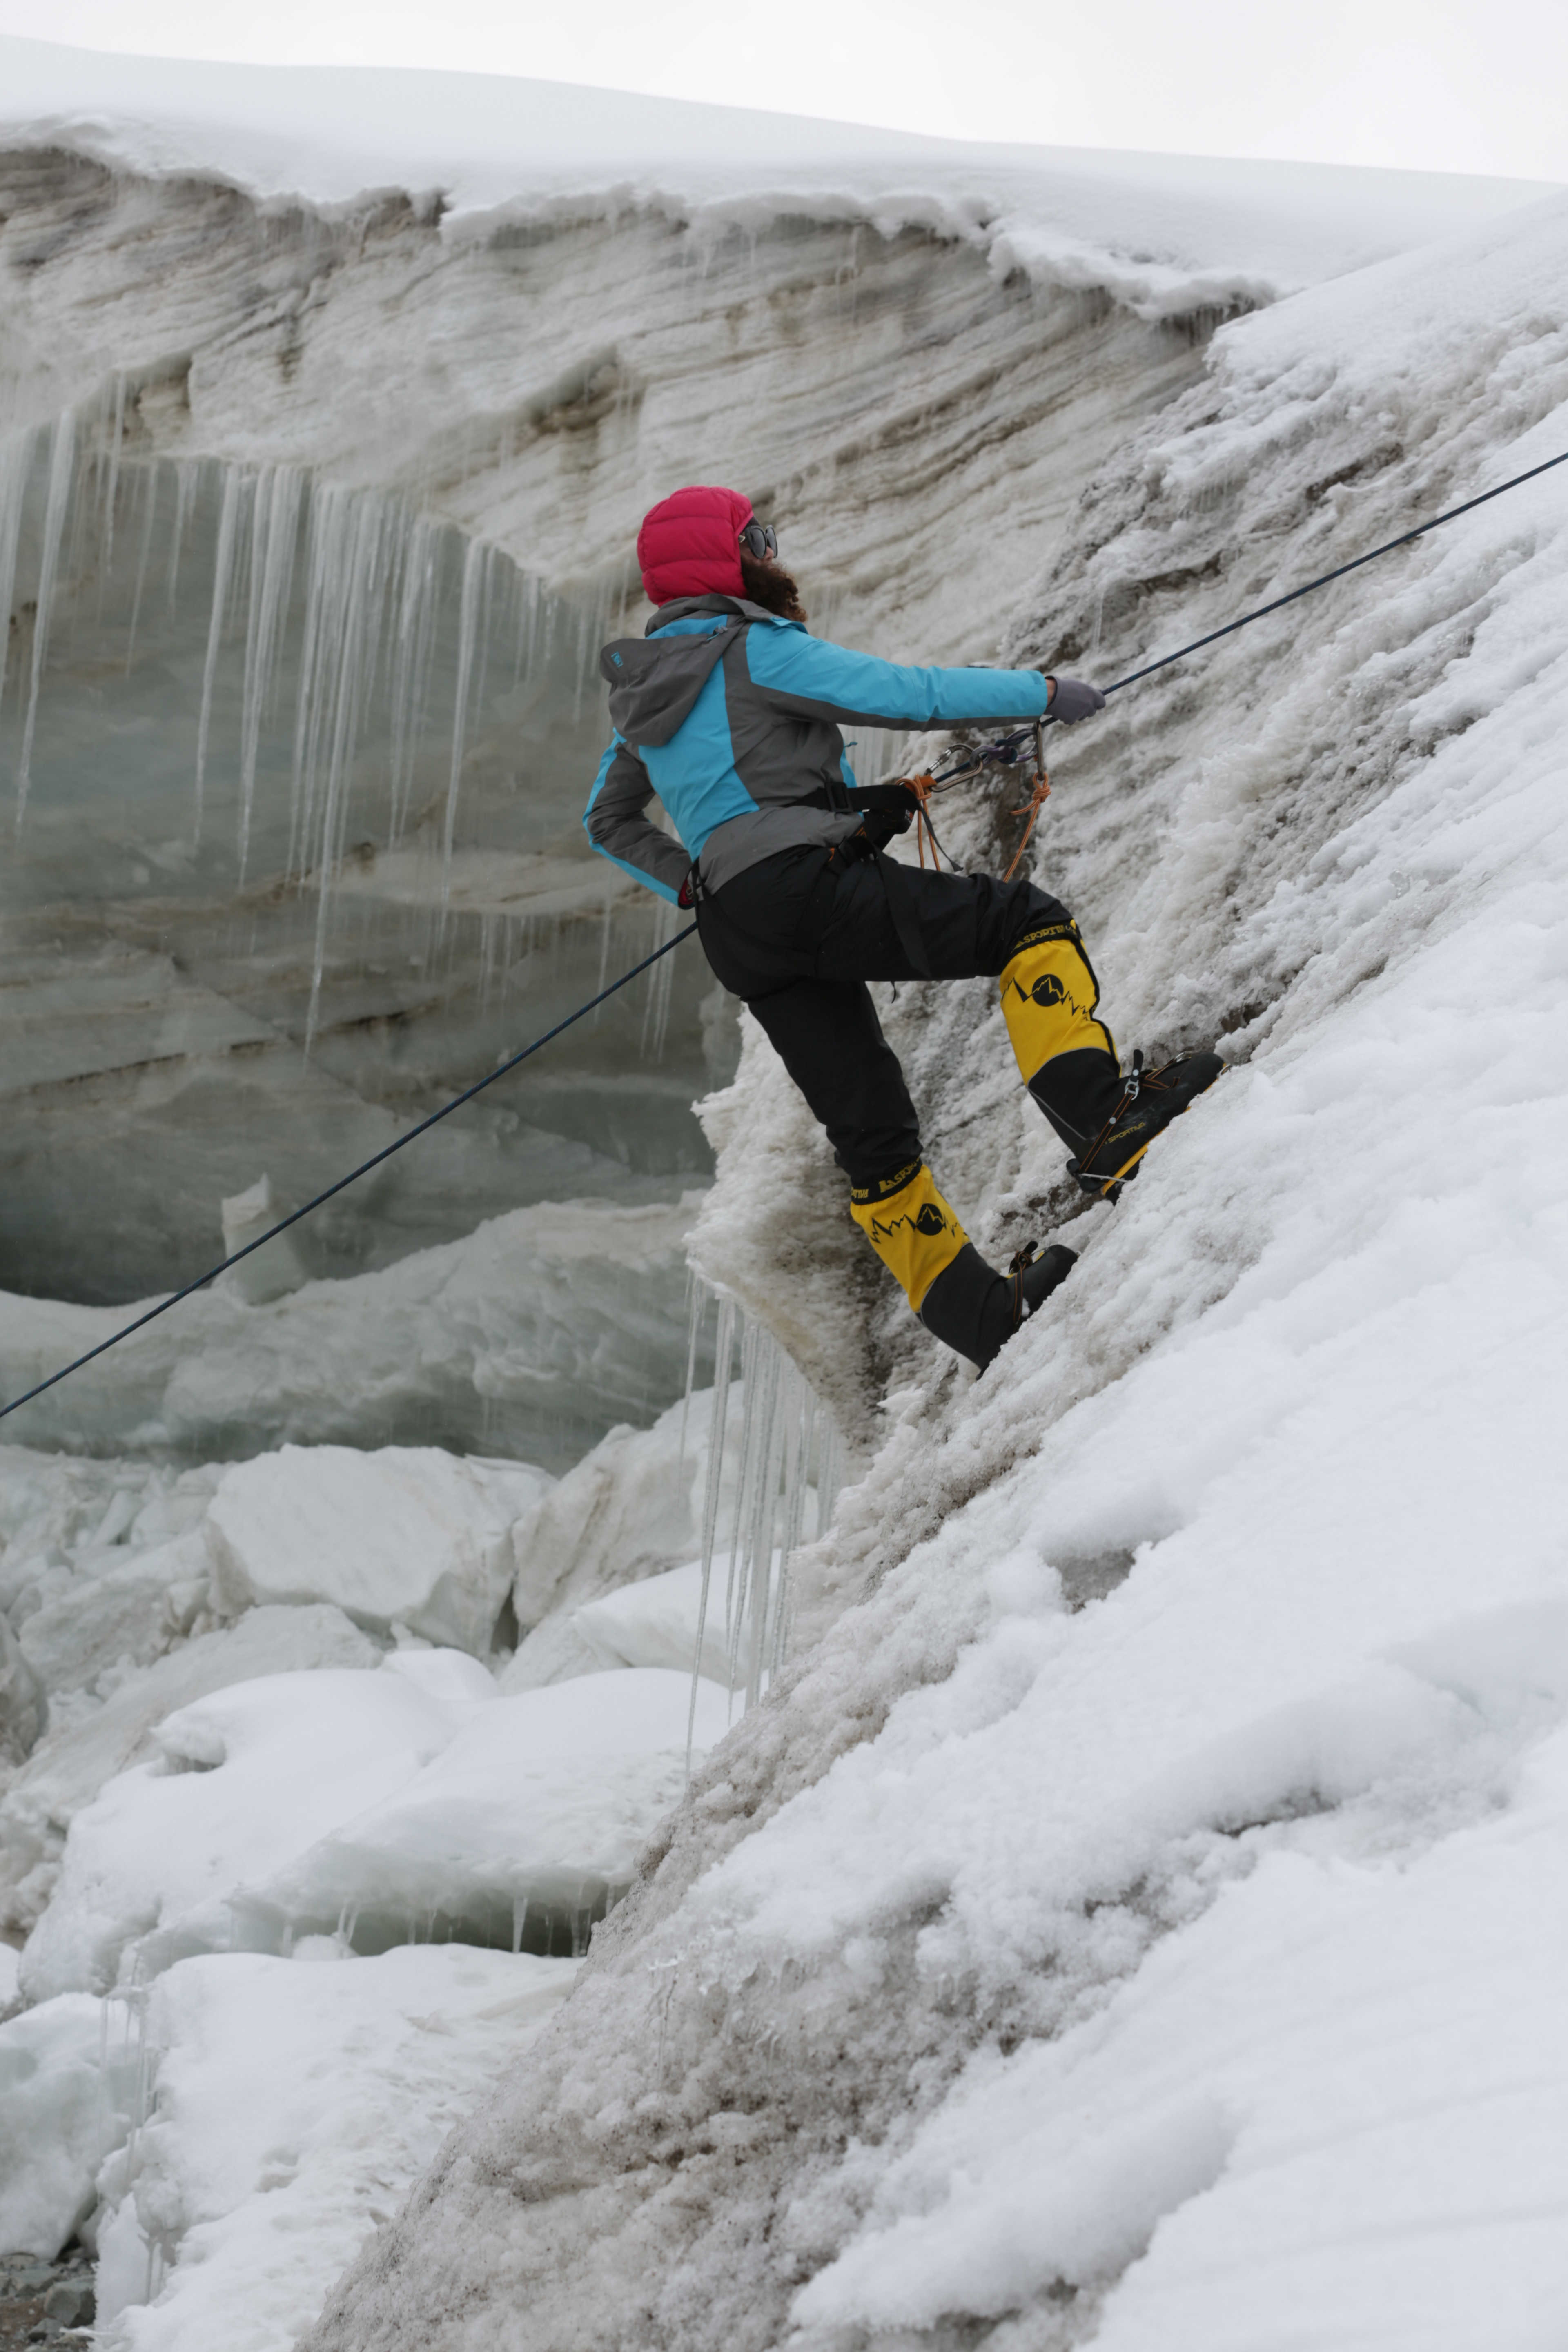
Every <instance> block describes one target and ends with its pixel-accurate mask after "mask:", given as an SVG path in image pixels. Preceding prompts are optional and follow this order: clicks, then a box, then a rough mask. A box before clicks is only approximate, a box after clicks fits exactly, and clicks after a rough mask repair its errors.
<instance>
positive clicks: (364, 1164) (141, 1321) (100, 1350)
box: [0, 923, 697, 1421]
mask: <svg viewBox="0 0 1568 2352" xmlns="http://www.w3.org/2000/svg"><path fill="white" fill-rule="evenodd" d="M696 929H697V926H696V924H695V923H689V924H688V925H687V927H686V929H685V930H683V931H677V933H676V935H675V937H674V938H673V939H672V940H666V941H665V943H664V945H663V946H662V947H661V948H655V950H654V951H653V953H652V955H647V956H644V958H643V960H642V961H641V963H634V964H633V966H632V968H631V970H630V971H623V972H622V974H621V976H620V978H619V980H612V981H611V982H610V984H609V986H608V988H602V989H601V990H600V991H599V993H598V994H597V996H591V997H590V998H589V999H588V1002H587V1003H586V1004H580V1005H579V1006H578V1007H577V1010H576V1012H575V1013H568V1014H567V1015H566V1018H565V1020H564V1021H558V1022H557V1023H556V1024H555V1026H554V1028H553V1029H547V1030H546V1031H545V1033H544V1034H543V1036H542V1037H536V1038H535V1039H534V1041H533V1043H532V1045H525V1046H524V1047H523V1049H522V1051H521V1053H520V1054H513V1055H511V1057H510V1060H508V1061H505V1062H500V1063H498V1065H497V1066H496V1067H495V1068H494V1069H493V1070H491V1071H490V1072H489V1074H488V1075H487V1076H485V1077H482V1078H480V1079H479V1080H477V1081H476V1083H475V1084H474V1085H473V1086H471V1087H464V1089H463V1091H462V1093H461V1094H460V1095H454V1096H453V1097H452V1099H451V1101H450V1102H448V1103H443V1104H442V1106H441V1108H440V1109H439V1110H433V1111H432V1112H431V1114H430V1116H429V1118H422V1119H421V1120H420V1121H419V1124H418V1125H417V1127H411V1128H410V1129H409V1130H408V1132H407V1134H406V1135H400V1136H399V1137H398V1138H397V1139H396V1141H395V1143H389V1144H387V1145H386V1147H385V1149H384V1150H381V1151H377V1152H375V1153H374V1155H373V1157H372V1158H370V1159H369V1160H362V1161H361V1162H360V1165H359V1166H358V1167H357V1168H351V1169H350V1170H349V1172H348V1174H347V1175H346V1176H340V1177H339V1178H338V1181H337V1182H336V1183H335V1184H329V1185H328V1186H327V1189H326V1191H325V1192H318V1193H317V1195H316V1197H315V1199H314V1200H313V1201H307V1202H306V1203H305V1205H304V1207H303V1208H302V1209H295V1210H294V1211H293V1212H292V1213H291V1214H290V1215H289V1216H287V1217H279V1220H278V1223H276V1224H275V1225H268V1229H267V1231H266V1232H265V1233H264V1234H258V1235H257V1237H256V1239H255V1240H254V1241H253V1242H247V1243H246V1244H245V1247H244V1248H243V1249H239V1250H236V1251H235V1253H234V1255H233V1256H232V1257H226V1258H225V1259H224V1261H223V1264H222V1265H215V1266H214V1267H213V1268H212V1271H211V1272H210V1273H208V1274H203V1275H199V1276H197V1277H196V1279H195V1282H187V1283H186V1285H185V1286H184V1289H183V1290H176V1291H174V1292H172V1293H171V1295H170V1296H169V1297H167V1298H161V1299H160V1300H159V1301H158V1304H157V1306H156V1307H149V1308H148V1309H147V1312H146V1314H145V1315H138V1316H137V1318H135V1320H134V1322H132V1323H127V1324H126V1326H125V1328H124V1329H123V1330H121V1331H116V1332H113V1333H112V1334H111V1335H110V1338H109V1339H100V1341H99V1343H98V1345H97V1347H96V1348H89V1349H88V1351H87V1353H86V1355H85V1356H78V1357H77V1359H76V1360H75V1361H74V1363H69V1364H62V1365H61V1367H60V1369H59V1370H58V1372H51V1373H50V1374H49V1377H48V1379H47V1381H39V1382H38V1384H37V1387H36V1388H31V1389H29V1390H28V1391H26V1395H25V1396H19V1397H13V1398H12V1399H11V1402H10V1403H9V1404H5V1405H0V1421H4V1420H5V1416H6V1414H7V1413H10V1412H20V1411H21V1409H22V1407H23V1405H25V1404H31V1403H32V1402H33V1399H34V1398H35V1397H41V1396H42V1395H43V1393H44V1391H45V1390H46V1389H52V1388H53V1387H54V1386H55V1385H56V1383H57V1381H63V1380H68V1379H69V1377H70V1375H71V1373H72V1372H79V1371H80V1370H81V1368H82V1366H83V1365H84V1364H90V1363H91V1362H92V1360H93V1359H94V1357H95V1356H104V1355H107V1354H108V1352H109V1350H110V1348H118V1347H119V1345H120V1342H121V1339H130V1337H131V1335H132V1332H133V1331H141V1330H144V1329H145V1328H146V1327H147V1325H148V1324H149V1323H155V1322H156V1321H157V1319H158V1318H159V1316H160V1315H167V1313H168V1312H169V1309H170V1307H178V1305H179V1304H180V1301H181V1300H182V1299H183V1298H189V1297H191V1296H192V1294H193V1293H194V1292H195V1291H198V1290H205V1288H206V1287H207V1285H208V1284H209V1283H212V1282H216V1280H217V1278H218V1276H219V1275H220V1274H226V1273H227V1271H228V1269H229V1267H230V1266H231V1265H238V1264H239V1261H240V1259H241V1258H242V1257H248V1256H249V1255H250V1254H251V1252H252V1250H258V1249H265V1247H266V1245H267V1244H268V1242H270V1241H276V1239H277V1237H278V1235H279V1234H281V1233H287V1231H288V1229H289V1226H290V1225H297V1224H298V1223H299V1222H300V1218H301V1217H308V1216H309V1215H310V1212H311V1211H312V1210H313V1209H319V1208H320V1207H321V1204H322V1202H325V1201H330V1200H331V1198H332V1197H333V1195H334V1193H338V1192H343V1191H344V1190H345V1189H346V1188H347V1186H349V1185H350V1184H353V1183H357V1181H359V1179H360V1177H362V1176H368V1175H369V1173H370V1171H371V1170H372V1169H373V1168H379V1167H380V1166H381V1163H382V1161H383V1160H390V1159H391V1158H392V1155H393V1153H394V1152H395V1151H401V1150H404V1148H405V1145H407V1144H410V1143H412V1142H413V1141H414V1140H415V1139H416V1137H417V1136H421V1135H425V1134H427V1133H428V1131H429V1130H430V1129H431V1128H433V1127H437V1126H439V1124H440V1122H441V1121H442V1119H444V1118H450V1117H451V1115H452V1113H453V1112H454V1111H455V1110H460V1109H461V1108H462V1106H463V1105H464V1103H466V1102H472V1101H473V1099H474V1097H475V1096H476V1095H482V1094H483V1092H484V1090H485V1088H486V1087H493V1086H494V1085H495V1083H496V1080H497V1079H498V1078H504V1077H505V1076H506V1075H507V1072H508V1071H509V1070H515V1069H516V1067H517V1066H518V1064H519V1063H520V1062H526V1061H527V1060H528V1058H529V1056H530V1055H531V1054H537V1053H538V1052H539V1050H540V1048H541V1047H542V1046H544V1045H549V1044H550V1043H551V1041H552V1039H553V1038H556V1037H559V1036H560V1034H561V1033H562V1031H563V1030H564V1029H570V1028H571V1027H572V1025H573V1024H574V1022H578V1021H581V1020H582V1019H583V1018H584V1014H586V1013H592V1012H593V1010H594V1008H595V1005H599V1004H603V1003H605V999H606V998H607V997H611V996H614V995H615V994H616V991H617V990H619V989H623V988H625V987H626V986H627V985H628V983H629V982H632V981H634V980H636V979H637V976H638V974H639V973H641V972H645V971H647V969H648V967H649V965H650V964H656V963H657V962H658V960H659V958H660V956H667V955H668V954H670V953H671V952H672V951H673V950H675V949H676V948H678V947H679V946H680V944H681V942H682V940H689V939H690V938H691V937H692V936H693V934H694V933H695V931H696Z"/></svg>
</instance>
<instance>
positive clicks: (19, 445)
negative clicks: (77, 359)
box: [0, 432, 37, 703]
mask: <svg viewBox="0 0 1568 2352" xmlns="http://www.w3.org/2000/svg"><path fill="white" fill-rule="evenodd" d="M36 450H37V436H36V435H35V434H33V433H31V432H26V433H17V434H14V435H13V436H11V437H10V439H9V440H6V441H3V442H0V624H4V625H0V703H4V701H5V669H6V655H7V654H8V652H9V650H10V639H11V630H10V619H11V608H12V604H13V602H14V600H15V598H16V552H17V549H18V547H19V546H20V544H21V538H22V512H23V508H24V506H25V504H26V496H27V483H28V481H29V479H30V478H31V475H32V471H33V459H34V456H35V453H36Z"/></svg>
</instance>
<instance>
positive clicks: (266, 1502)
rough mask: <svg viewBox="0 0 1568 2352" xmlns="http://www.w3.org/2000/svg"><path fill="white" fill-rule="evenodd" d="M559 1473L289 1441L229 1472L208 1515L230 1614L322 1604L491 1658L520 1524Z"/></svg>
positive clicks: (413, 1450)
mask: <svg viewBox="0 0 1568 2352" xmlns="http://www.w3.org/2000/svg"><path fill="white" fill-rule="evenodd" d="M549 1484H550V1481H549V1480H548V1479H547V1478H546V1477H545V1476H544V1475H543V1474H542V1473H541V1472H539V1471H533V1470H530V1469H528V1468H526V1467H525V1466H523V1465H521V1464H516V1465H512V1464H508V1465H501V1464H500V1463H495V1464H489V1463H481V1462H473V1461H462V1460H459V1459H458V1458H457V1457H456V1456H454V1455H452V1454H445V1453H442V1452H440V1451H438V1450H437V1448H436V1447H434V1446H417V1447H416V1446H395V1445H394V1446H384V1447H382V1448H381V1449H380V1450H379V1451H378V1452H376V1453H374V1454H363V1453H359V1452H357V1451H355V1450H354V1449H353V1447H350V1446H342V1445H317V1446H298V1445H285V1446H281V1447H279V1450H278V1452H277V1453H275V1454H258V1455H257V1456H256V1457H255V1459H254V1460H252V1461H249V1462H242V1463H237V1464H236V1465H235V1466H234V1467H233V1468H232V1469H229V1470H226V1471H225V1473H224V1475H223V1477H222V1479H221V1480H220V1482H219V1485H218V1489H217V1492H216V1495H215V1496H213V1499H212V1506H211V1508H210V1509H209V1511H208V1513H207V1516H206V1518H205V1521H204V1523H203V1534H204V1536H205V1543H206V1550H207V1557H208V1559H209V1560H210V1562H211V1565H212V1579H213V1587H214V1594H215V1598H216V1602H217V1605H218V1606H219V1608H220V1609H221V1610H222V1611H223V1612H224V1613H225V1614H226V1615H229V1616H238V1615H239V1614H240V1613H241V1612H243V1611H244V1610H246V1609H248V1608H252V1607H254V1606H255V1605H256V1604H257V1603H258V1601H328V1602H330V1603H331V1604H332V1605H333V1606H334V1607H336V1608H339V1609H342V1611H343V1612H344V1614H345V1615H346V1616H349V1617H352V1618H353V1620H354V1621H355V1622H356V1623H358V1624H363V1625H365V1626H367V1627H370V1628H372V1629H374V1630H375V1631H378V1632H382V1633H388V1632H390V1631H391V1629H392V1628H393V1626H394V1625H395V1624H399V1623H401V1624H403V1625H405V1626H406V1627H407V1628H408V1630H409V1631H410V1632H411V1633H420V1634H423V1635H424V1636H425V1638H426V1640H427V1641H431V1642H435V1643H446V1644H451V1645H455V1646H456V1647H457V1648H458V1649H462V1650H471V1651H473V1652H475V1653H476V1654H479V1655H481V1656H482V1655H483V1654H485V1653H486V1652H487V1651H488V1650H489V1648H490V1646H491V1638H490V1637H491V1634H492V1633H493V1632H494V1629H495V1623H496V1620H497V1618H498V1616H499V1615H500V1608H501V1603H502V1602H503V1601H505V1599H506V1597H507V1593H508V1590H509V1588H510V1583H511V1578H512V1556H511V1541H510V1531H511V1527H512V1523H513V1521H514V1520H516V1519H517V1518H519V1517H521V1515H522V1514H523V1513H524V1511H526V1510H527V1509H528V1508H529V1507H530V1506H531V1505H533V1504H535V1503H536V1502H537V1501H538V1500H539V1498H540V1496H542V1493H543V1492H544V1490H545V1489H546V1488H547V1487H548V1486H549Z"/></svg>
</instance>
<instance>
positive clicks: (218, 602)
mask: <svg viewBox="0 0 1568 2352" xmlns="http://www.w3.org/2000/svg"><path fill="white" fill-rule="evenodd" d="M247 490H249V491H251V492H252V493H254V490H255V484H254V482H251V481H247V478H246V477H245V476H244V475H242V474H240V473H238V472H237V471H236V470H235V468H234V467H229V469H228V470H227V472H226V474H225V476H224V484H223V505H222V507H221V509H219V512H218V525H217V554H216V558H215V560H214V563H213V601H212V612H211V614H210V616H209V618H208V621H207V656H206V661H205V666H204V667H203V670H202V715H201V719H200V722H199V724H198V725H197V728H196V809H195V825H194V831H195V839H196V840H197V841H198V842H199V841H200V840H201V837H202V808H203V803H204V802H205V797H206V777H207V738H208V735H209V732H210V730H211V728H212V715H213V687H214V684H215V682H216V677H217V656H218V646H219V645H220V644H221V642H222V639H223V625H224V616H225V614H226V612H227V610H228V599H229V589H230V585H231V583H232V578H233V572H234V549H235V541H236V539H237V536H238V531H239V507H240V499H241V497H242V495H243V494H244V492H245V491H247Z"/></svg>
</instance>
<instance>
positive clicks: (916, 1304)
mask: <svg viewBox="0 0 1568 2352" xmlns="http://www.w3.org/2000/svg"><path fill="white" fill-rule="evenodd" d="M849 1213H850V1215H851V1216H852V1217H853V1218H854V1220H855V1222H856V1223H857V1224H858V1226H859V1228H860V1230H861V1232H862V1233H863V1234H865V1236H866V1239H867V1240H868V1242H869V1243H870V1244H871V1247H872V1248H873V1249H874V1250H875V1251H876V1253H877V1255H878V1256H879V1258H880V1259H881V1261H882V1264H883V1265H885V1266H886V1267H887V1268H888V1270H889V1273H891V1274H894V1275H896V1276H898V1278H899V1280H900V1282H901V1283H902V1285H903V1286H904V1293H905V1296H906V1297H908V1299H909V1302H910V1306H911V1307H913V1308H914V1310H915V1313H916V1314H917V1315H918V1314H919V1313H920V1311H921V1300H922V1299H923V1298H924V1297H925V1295H926V1292H927V1291H928V1290H929V1289H930V1288H931V1284H932V1283H933V1282H934V1281H935V1280H936V1278H937V1276H938V1275H939V1274H941V1273H942V1270H943V1268H944V1267H945V1266H949V1265H952V1261H953V1259H954V1258H955V1257H956V1256H957V1255H958V1253H959V1251H960V1250H961V1249H963V1246H964V1244H965V1243H966V1242H967V1240H968V1238H969V1236H968V1234H966V1233H965V1232H964V1230H963V1226H962V1225H961V1224H960V1223H959V1222H958V1219H957V1218H956V1217H955V1216H954V1215H953V1213H952V1210H951V1209H950V1208H949V1207H948V1205H947V1202H945V1201H944V1200H943V1199H942V1194H941V1193H940V1192H938V1191H937V1189H936V1180H935V1178H934V1177H933V1176H932V1174H931V1170H930V1169H929V1168H927V1167H924V1166H922V1165H921V1162H920V1161H919V1160H911V1161H910V1165H909V1166H908V1167H907V1168H900V1171H899V1172H898V1174H897V1175H896V1176H889V1177H885V1178H884V1179H883V1181H881V1182H880V1183H879V1184H868V1185H865V1186H863V1187H862V1186H857V1188H856V1189H855V1191H854V1192H851V1193H850V1195H849Z"/></svg>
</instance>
